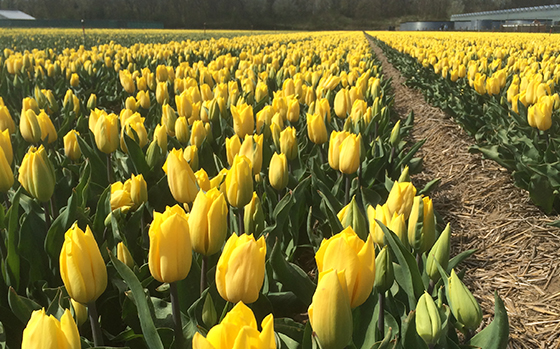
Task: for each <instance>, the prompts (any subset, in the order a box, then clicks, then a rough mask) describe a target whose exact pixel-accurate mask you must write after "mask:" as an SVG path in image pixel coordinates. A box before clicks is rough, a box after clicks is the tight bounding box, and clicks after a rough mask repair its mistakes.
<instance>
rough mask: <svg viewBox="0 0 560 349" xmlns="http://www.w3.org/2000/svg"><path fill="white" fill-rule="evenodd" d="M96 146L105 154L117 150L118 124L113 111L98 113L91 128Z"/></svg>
mask: <svg viewBox="0 0 560 349" xmlns="http://www.w3.org/2000/svg"><path fill="white" fill-rule="evenodd" d="M93 134H94V135H95V144H96V145H97V148H98V149H99V150H101V151H102V152H104V153H105V154H110V153H112V152H114V151H115V150H117V147H118V146H119V125H118V121H117V116H116V115H115V114H113V113H111V114H108V115H107V114H104V115H100V116H99V119H98V120H97V122H96V123H95V128H94V130H93Z"/></svg>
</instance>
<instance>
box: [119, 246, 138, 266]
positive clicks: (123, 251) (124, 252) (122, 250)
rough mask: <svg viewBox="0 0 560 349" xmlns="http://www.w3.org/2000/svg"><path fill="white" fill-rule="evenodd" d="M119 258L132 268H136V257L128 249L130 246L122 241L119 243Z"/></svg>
mask: <svg viewBox="0 0 560 349" xmlns="http://www.w3.org/2000/svg"><path fill="white" fill-rule="evenodd" d="M117 258H118V259H119V261H121V262H123V263H124V264H126V266H127V267H129V268H130V269H132V268H134V259H133V258H132V255H131V254H130V251H129V250H128V247H126V245H125V244H124V243H123V242H122V241H121V242H119V243H118V244H117Z"/></svg>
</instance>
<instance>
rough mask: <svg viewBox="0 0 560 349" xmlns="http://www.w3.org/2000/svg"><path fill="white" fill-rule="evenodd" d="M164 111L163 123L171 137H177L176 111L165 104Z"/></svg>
mask: <svg viewBox="0 0 560 349" xmlns="http://www.w3.org/2000/svg"><path fill="white" fill-rule="evenodd" d="M161 109H162V116H161V123H162V124H163V125H165V127H166V129H167V134H168V135H169V136H171V137H173V136H175V122H176V121H177V115H176V114H175V110H174V109H173V108H172V107H171V106H170V105H169V104H164V105H163V107H161Z"/></svg>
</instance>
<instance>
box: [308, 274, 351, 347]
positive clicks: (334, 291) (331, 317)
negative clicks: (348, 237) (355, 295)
mask: <svg viewBox="0 0 560 349" xmlns="http://www.w3.org/2000/svg"><path fill="white" fill-rule="evenodd" d="M346 285H347V282H346V279H345V271H336V270H334V269H329V270H326V271H323V272H322V273H320V274H319V283H318V284H317V289H316V290H315V294H314V295H313V301H312V302H311V305H310V306H309V310H308V312H309V322H310V323H311V327H312V328H313V332H315V334H316V335H317V338H318V339H319V343H320V344H321V348H323V349H341V348H345V347H346V346H347V345H348V344H350V342H351V341H352V328H353V321H352V308H351V305H350V298H349V296H348V289H347V286H346Z"/></svg>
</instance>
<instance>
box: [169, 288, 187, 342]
mask: <svg viewBox="0 0 560 349" xmlns="http://www.w3.org/2000/svg"><path fill="white" fill-rule="evenodd" d="M169 295H170V297H171V310H172V314H173V324H174V325H175V329H174V331H175V348H183V346H184V342H185V340H184V337H183V323H182V322H181V309H180V308H179V294H178V292H177V282H171V283H169Z"/></svg>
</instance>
